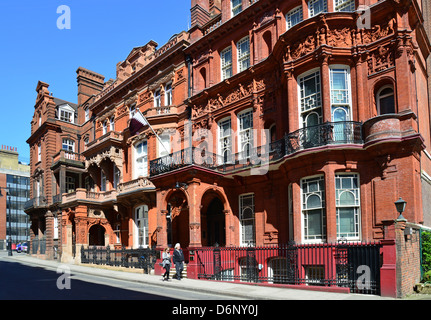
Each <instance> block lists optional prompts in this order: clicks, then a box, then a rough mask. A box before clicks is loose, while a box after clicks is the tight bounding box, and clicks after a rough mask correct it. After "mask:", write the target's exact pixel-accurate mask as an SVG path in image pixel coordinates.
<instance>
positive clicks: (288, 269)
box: [189, 241, 381, 294]
mask: <svg viewBox="0 0 431 320" xmlns="http://www.w3.org/2000/svg"><path fill="white" fill-rule="evenodd" d="M380 248H381V244H380V243H366V242H351V243H348V242H344V241H340V242H338V243H332V244H331V243H319V244H296V243H295V242H289V243H288V244H278V245H271V246H256V247H201V248H193V252H194V257H193V258H194V261H196V263H197V265H198V266H197V274H198V278H199V279H211V280H219V281H242V282H254V283H267V284H289V285H306V286H336V287H347V288H350V291H351V292H356V293H363V294H379V293H380V267H381V265H380ZM189 249H190V250H191V249H192V248H189ZM364 268H366V269H367V271H368V274H367V276H368V278H367V279H366V281H365V280H364V279H362V278H363V277H361V275H362V274H363V271H362V270H364ZM363 280H364V281H363Z"/></svg>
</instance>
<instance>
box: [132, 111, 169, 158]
mask: <svg viewBox="0 0 431 320" xmlns="http://www.w3.org/2000/svg"><path fill="white" fill-rule="evenodd" d="M136 110H137V111H138V112H139V113H140V114H141V116H142V117H143V118H144V119H145V121H147V123H148V126H149V127H150V128H151V131H153V133H154V135H155V136H156V137H157V139H158V140H159V142H160V144H161V145H162V146H163V149H165V151H166V152H167V153H168V155H169V154H171V153H170V152H169V151H168V150H167V149H166V147H165V145H164V144H163V141H162V139H160V137H159V135H158V134H157V133H156V132H155V131H154V129H153V127H152V126H151V124H150V122H149V121H148V120H147V118H145V117H144V115H143V114H142V112H141V110H139V108H136Z"/></svg>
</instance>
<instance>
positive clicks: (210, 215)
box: [206, 198, 226, 246]
mask: <svg viewBox="0 0 431 320" xmlns="http://www.w3.org/2000/svg"><path fill="white" fill-rule="evenodd" d="M223 208H224V207H223V203H222V202H221V200H220V199H219V198H214V199H213V200H212V201H211V203H210V204H209V206H208V209H207V212H206V220H207V223H206V231H207V243H208V245H210V246H216V245H219V246H225V245H226V231H225V218H224V213H223Z"/></svg>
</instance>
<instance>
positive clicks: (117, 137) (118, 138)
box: [85, 131, 123, 150]
mask: <svg viewBox="0 0 431 320" xmlns="http://www.w3.org/2000/svg"><path fill="white" fill-rule="evenodd" d="M122 141H123V134H122V133H121V132H117V131H109V132H107V133H105V134H104V135H102V136H100V137H99V138H97V139H95V140H93V141H91V142H89V143H88V144H87V145H86V147H85V150H89V149H92V148H94V147H95V146H98V145H100V144H102V143H105V142H109V143H110V142H118V143H121V142H122ZM109 143H108V144H109Z"/></svg>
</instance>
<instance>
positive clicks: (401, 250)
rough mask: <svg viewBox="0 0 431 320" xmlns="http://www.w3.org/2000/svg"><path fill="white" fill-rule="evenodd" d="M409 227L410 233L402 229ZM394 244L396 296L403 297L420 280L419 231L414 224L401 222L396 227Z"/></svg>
mask: <svg viewBox="0 0 431 320" xmlns="http://www.w3.org/2000/svg"><path fill="white" fill-rule="evenodd" d="M410 228H411V230H412V232H411V234H408V235H404V231H406V230H409V229H410ZM395 237H396V238H395V245H396V250H397V296H398V297H399V298H401V297H405V296H406V295H408V294H411V293H413V287H414V285H415V284H416V283H418V282H419V281H420V280H421V270H420V232H419V228H418V227H417V226H415V225H411V224H409V223H407V224H406V225H405V227H404V223H401V225H400V228H396V233H395Z"/></svg>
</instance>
